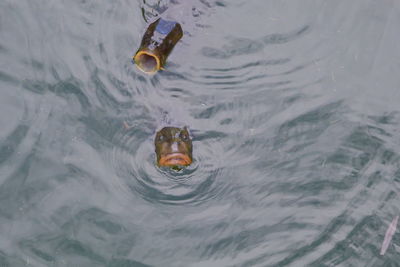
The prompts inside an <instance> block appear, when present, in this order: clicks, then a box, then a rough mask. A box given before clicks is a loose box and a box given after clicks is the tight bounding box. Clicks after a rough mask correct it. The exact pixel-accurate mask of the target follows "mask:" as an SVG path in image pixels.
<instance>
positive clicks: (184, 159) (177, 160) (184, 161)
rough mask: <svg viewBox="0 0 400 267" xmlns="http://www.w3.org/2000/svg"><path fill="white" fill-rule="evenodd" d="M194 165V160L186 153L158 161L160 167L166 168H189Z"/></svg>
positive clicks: (168, 156) (173, 154)
mask: <svg viewBox="0 0 400 267" xmlns="http://www.w3.org/2000/svg"><path fill="white" fill-rule="evenodd" d="M191 163H192V159H191V158H190V157H189V156H188V155H187V154H184V153H179V152H177V153H171V154H167V155H163V156H161V157H160V159H159V160H158V165H160V166H165V167H172V166H188V165H190V164H191Z"/></svg>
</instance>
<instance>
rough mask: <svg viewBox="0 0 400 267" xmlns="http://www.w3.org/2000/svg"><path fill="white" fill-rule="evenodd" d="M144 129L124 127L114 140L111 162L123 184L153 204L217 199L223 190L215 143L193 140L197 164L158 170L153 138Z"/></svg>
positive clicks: (190, 202)
mask: <svg viewBox="0 0 400 267" xmlns="http://www.w3.org/2000/svg"><path fill="white" fill-rule="evenodd" d="M153 137H154V136H151V138H150V137H149V136H148V135H144V134H143V132H141V131H140V130H138V129H136V128H134V127H132V128H122V130H121V131H119V132H117V133H116V134H115V136H114V137H113V141H112V142H113V144H114V148H113V150H112V155H111V161H112V165H113V167H114V168H115V171H116V173H117V175H118V177H119V179H121V180H122V181H123V183H124V184H125V185H126V186H127V187H129V188H130V189H131V190H132V193H134V194H136V193H139V194H140V195H141V196H142V197H143V198H144V199H146V200H148V201H150V202H159V203H164V204H171V205H183V204H198V203H199V202H202V201H205V200H207V199H209V198H212V197H214V196H215V195H216V194H217V192H218V191H219V188H217V187H216V184H215V179H216V177H218V175H219V172H220V168H221V158H220V155H219V154H217V151H218V149H216V147H218V143H217V142H216V141H215V140H212V139H211V140H209V141H208V142H202V144H201V145H199V144H198V142H197V141H196V137H195V138H194V139H193V146H194V153H193V163H192V164H191V165H190V166H188V167H186V168H183V169H181V170H173V169H171V168H165V167H158V166H157V164H156V162H155V152H154V144H153V140H152V138H153Z"/></svg>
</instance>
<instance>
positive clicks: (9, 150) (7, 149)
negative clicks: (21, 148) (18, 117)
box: [0, 125, 29, 164]
mask: <svg viewBox="0 0 400 267" xmlns="http://www.w3.org/2000/svg"><path fill="white" fill-rule="evenodd" d="M28 130H29V127H28V126H27V125H19V126H18V127H17V128H16V129H15V130H14V131H13V132H12V133H11V134H10V135H9V136H8V137H6V138H5V139H3V141H2V144H1V145H0V164H2V163H3V162H5V161H6V160H7V159H8V158H9V157H10V156H11V155H13V154H14V153H15V151H16V150H17V147H18V145H19V144H20V143H21V142H22V140H23V139H24V138H25V137H26V134H27V132H28Z"/></svg>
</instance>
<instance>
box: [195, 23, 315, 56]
mask: <svg viewBox="0 0 400 267" xmlns="http://www.w3.org/2000/svg"><path fill="white" fill-rule="evenodd" d="M308 31H309V26H304V27H303V28H301V29H299V30H297V31H294V32H292V33H287V34H271V35H268V36H266V37H264V38H262V40H252V39H247V38H234V37H233V38H228V39H230V43H229V45H224V46H223V47H222V48H221V49H216V48H212V47H203V48H202V50H201V53H202V55H203V56H205V57H210V58H215V59H228V58H231V57H235V56H241V55H248V54H254V53H257V52H261V50H262V49H263V48H264V46H265V45H271V44H284V43H288V42H291V41H293V40H295V39H296V38H299V37H300V36H302V35H304V34H305V33H307V32H308Z"/></svg>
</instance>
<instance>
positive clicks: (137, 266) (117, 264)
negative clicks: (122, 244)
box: [107, 259, 151, 267]
mask: <svg viewBox="0 0 400 267" xmlns="http://www.w3.org/2000/svg"><path fill="white" fill-rule="evenodd" d="M107 266H108V267H151V265H147V264H144V263H141V262H139V261H135V260H129V259H112V260H111V261H110V262H109V263H108V264H107Z"/></svg>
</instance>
